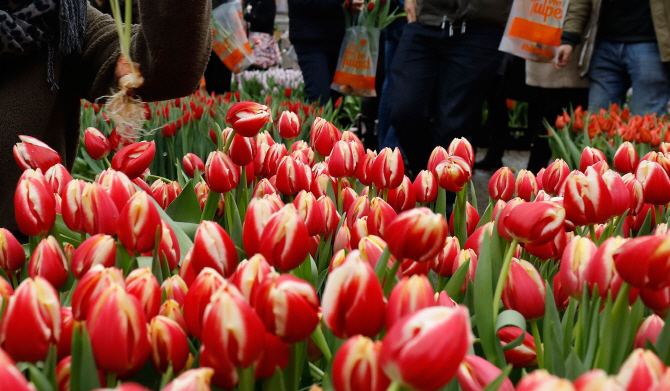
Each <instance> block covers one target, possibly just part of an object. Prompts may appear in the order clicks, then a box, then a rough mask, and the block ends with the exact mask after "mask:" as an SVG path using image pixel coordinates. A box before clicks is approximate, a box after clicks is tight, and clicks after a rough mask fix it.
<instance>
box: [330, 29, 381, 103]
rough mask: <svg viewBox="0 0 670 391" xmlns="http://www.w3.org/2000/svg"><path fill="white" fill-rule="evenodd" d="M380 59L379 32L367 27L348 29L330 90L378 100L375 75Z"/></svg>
mask: <svg viewBox="0 0 670 391" xmlns="http://www.w3.org/2000/svg"><path fill="white" fill-rule="evenodd" d="M378 55H379V29H378V28H374V27H366V26H352V27H349V28H347V31H346V35H345V36H344V40H343V41H342V47H341V48H340V58H339V59H338V60H337V69H336V70H335V78H334V79H333V84H331V86H330V88H332V89H334V90H335V91H339V92H340V93H342V94H345V95H353V96H360V97H374V96H377V93H376V91H375V75H376V72H377V57H378Z"/></svg>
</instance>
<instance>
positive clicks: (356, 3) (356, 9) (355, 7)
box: [351, 0, 365, 14]
mask: <svg viewBox="0 0 670 391" xmlns="http://www.w3.org/2000/svg"><path fill="white" fill-rule="evenodd" d="M363 6H365V1H364V0H353V1H352V2H351V13H352V14H358V13H360V12H361V11H362V10H363Z"/></svg>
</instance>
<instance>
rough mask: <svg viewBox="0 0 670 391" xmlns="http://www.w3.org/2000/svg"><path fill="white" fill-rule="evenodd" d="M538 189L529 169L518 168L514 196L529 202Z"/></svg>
mask: <svg viewBox="0 0 670 391" xmlns="http://www.w3.org/2000/svg"><path fill="white" fill-rule="evenodd" d="M545 172H546V171H545ZM538 191H539V189H538V185H537V179H536V178H535V175H534V174H533V173H532V172H530V171H527V170H520V171H519V173H518V174H517V176H516V196H517V197H519V198H521V199H523V200H524V201H526V202H529V201H530V200H531V199H533V197H535V196H536V195H537V192H538Z"/></svg>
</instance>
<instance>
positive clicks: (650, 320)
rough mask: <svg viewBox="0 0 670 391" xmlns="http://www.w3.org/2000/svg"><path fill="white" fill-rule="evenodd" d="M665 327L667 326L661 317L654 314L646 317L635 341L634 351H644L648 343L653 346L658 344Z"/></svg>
mask: <svg viewBox="0 0 670 391" xmlns="http://www.w3.org/2000/svg"><path fill="white" fill-rule="evenodd" d="M663 326H665V322H664V321H663V319H661V317H660V316H658V315H655V314H652V315H649V316H648V317H646V318H645V319H644V321H643V322H642V324H641V325H640V327H639V328H638V329H637V333H636V334H635V340H634V341H633V349H644V348H645V346H646V345H647V342H649V343H651V344H652V345H654V344H656V340H657V339H658V335H659V334H660V333H661V330H663Z"/></svg>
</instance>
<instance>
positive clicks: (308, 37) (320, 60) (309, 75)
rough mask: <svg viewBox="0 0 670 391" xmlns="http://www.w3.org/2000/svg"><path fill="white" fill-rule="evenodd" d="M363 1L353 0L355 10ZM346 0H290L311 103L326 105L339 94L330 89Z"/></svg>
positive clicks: (293, 37)
mask: <svg viewBox="0 0 670 391" xmlns="http://www.w3.org/2000/svg"><path fill="white" fill-rule="evenodd" d="M363 5H364V1H363V0H351V12H352V13H353V14H357V13H359V12H360V11H361V10H362V8H363ZM343 6H344V0H289V1H288V15H289V39H290V40H291V44H293V47H294V48H295V52H296V54H297V55H298V65H300V70H301V71H302V75H303V79H304V80H305V95H306V96H307V100H308V101H310V102H319V104H320V105H325V104H326V103H328V101H329V100H331V99H332V101H333V102H335V101H336V100H337V98H338V97H339V94H338V93H337V92H335V91H334V90H331V89H330V85H331V83H332V82H333V78H334V77H335V68H336V67H337V59H338V57H339V55H340V46H341V45H342V40H343V39H344V29H345V25H344V24H345V22H344V9H343Z"/></svg>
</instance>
